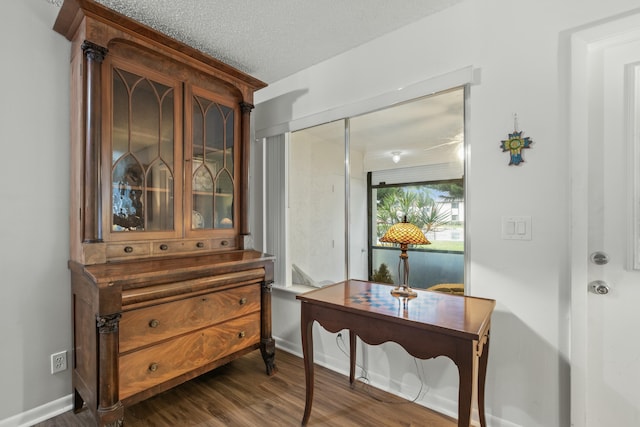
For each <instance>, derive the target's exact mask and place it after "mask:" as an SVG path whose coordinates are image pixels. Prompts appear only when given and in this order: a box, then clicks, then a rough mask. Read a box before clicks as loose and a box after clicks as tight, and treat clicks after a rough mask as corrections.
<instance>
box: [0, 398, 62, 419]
mask: <svg viewBox="0 0 640 427" xmlns="http://www.w3.org/2000/svg"><path fill="white" fill-rule="evenodd" d="M71 409H73V394H69V395H67V396H64V397H61V398H60V399H56V400H54V401H52V402H49V403H45V404H44V405H40V406H38V407H36V408H33V409H29V410H28V411H25V412H23V413H21V414H18V415H14V416H12V417H9V418H5V419H4V420H0V427H29V426H32V425H34V424H37V423H40V422H42V421H45V420H48V419H49V418H53V417H55V416H56V415H60V414H62V413H63V412H67V411H70V410H71Z"/></svg>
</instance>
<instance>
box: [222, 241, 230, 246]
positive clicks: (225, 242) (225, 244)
mask: <svg viewBox="0 0 640 427" xmlns="http://www.w3.org/2000/svg"><path fill="white" fill-rule="evenodd" d="M228 244H229V241H228V240H223V241H222V242H220V246H227V245H228Z"/></svg>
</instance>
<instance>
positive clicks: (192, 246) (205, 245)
mask: <svg viewBox="0 0 640 427" xmlns="http://www.w3.org/2000/svg"><path fill="white" fill-rule="evenodd" d="M210 247H211V243H210V242H209V241H208V240H207V239H202V240H186V241H178V240H174V241H170V242H156V243H154V244H153V254H154V255H166V254H178V253H185V252H197V251H202V250H206V249H209V248H210Z"/></svg>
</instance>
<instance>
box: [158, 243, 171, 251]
mask: <svg viewBox="0 0 640 427" xmlns="http://www.w3.org/2000/svg"><path fill="white" fill-rule="evenodd" d="M167 249H169V246H167V245H166V244H164V243H163V244H161V245H160V250H161V251H166V250H167Z"/></svg>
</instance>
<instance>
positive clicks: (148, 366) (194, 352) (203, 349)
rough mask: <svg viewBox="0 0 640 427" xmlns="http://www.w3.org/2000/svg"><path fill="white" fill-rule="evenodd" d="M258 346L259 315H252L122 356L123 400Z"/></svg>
mask: <svg viewBox="0 0 640 427" xmlns="http://www.w3.org/2000/svg"><path fill="white" fill-rule="evenodd" d="M258 343H260V313H253V314H249V315H247V316H243V317H240V318H237V319H233V320H230V321H228V322H224V323H222V324H219V325H215V326H211V327H209V328H206V329H200V330H197V331H194V332H192V333H190V334H187V335H181V336H179V337H177V338H174V339H172V340H169V341H165V342H162V343H160V344H157V345H154V346H151V347H147V348H144V349H142V350H139V351H135V352H133V353H129V354H126V355H124V356H121V357H120V360H119V365H120V366H119V375H120V390H119V392H120V399H126V398H127V397H129V396H132V395H134V394H136V393H139V392H141V391H144V390H147V389H148V388H150V387H153V386H155V385H158V384H161V383H163V382H165V381H168V380H170V379H172V378H175V377H178V376H180V375H182V374H185V373H187V372H189V371H192V370H194V369H197V368H199V367H201V366H204V365H206V364H208V363H211V362H213V361H215V360H218V359H220V358H222V357H225V356H228V355H230V354H233V353H235V352H237V351H240V350H243V349H245V348H248V347H252V346H257V344H258Z"/></svg>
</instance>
